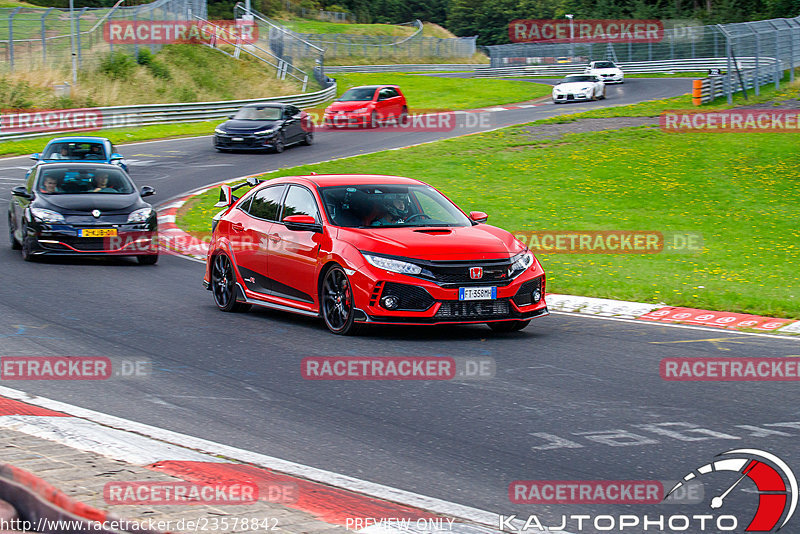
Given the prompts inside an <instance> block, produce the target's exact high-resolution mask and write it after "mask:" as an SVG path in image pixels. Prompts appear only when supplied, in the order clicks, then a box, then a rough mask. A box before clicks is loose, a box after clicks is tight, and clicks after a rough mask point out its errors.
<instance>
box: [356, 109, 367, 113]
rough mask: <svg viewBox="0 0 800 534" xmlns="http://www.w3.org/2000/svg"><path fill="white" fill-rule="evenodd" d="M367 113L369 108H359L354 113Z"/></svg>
mask: <svg viewBox="0 0 800 534" xmlns="http://www.w3.org/2000/svg"><path fill="white" fill-rule="evenodd" d="M367 111H369V108H358V109H354V110H353V113H366V112H367Z"/></svg>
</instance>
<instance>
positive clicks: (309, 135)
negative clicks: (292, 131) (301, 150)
mask: <svg viewBox="0 0 800 534" xmlns="http://www.w3.org/2000/svg"><path fill="white" fill-rule="evenodd" d="M303 144H304V145H306V146H311V145H313V144H314V132H306V134H305V135H304V136H303Z"/></svg>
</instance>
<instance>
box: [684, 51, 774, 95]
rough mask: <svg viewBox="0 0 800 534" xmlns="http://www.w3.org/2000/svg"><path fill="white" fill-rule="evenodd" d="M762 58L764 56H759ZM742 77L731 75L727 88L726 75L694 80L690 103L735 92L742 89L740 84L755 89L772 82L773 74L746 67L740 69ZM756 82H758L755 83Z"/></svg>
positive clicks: (747, 88)
mask: <svg viewBox="0 0 800 534" xmlns="http://www.w3.org/2000/svg"><path fill="white" fill-rule="evenodd" d="M761 59H762V60H763V59H764V58H761ZM741 75H742V79H741V81H740V80H739V76H738V75H736V76H733V78H732V79H733V82H732V83H733V87H731V88H729V87H728V84H729V83H731V82H730V81H729V78H728V76H723V75H715V76H708V77H707V78H703V79H700V80H694V84H693V87H692V103H693V104H694V105H695V106H699V105H701V104H706V103H708V102H711V101H713V100H715V99H717V98H719V97H722V96H726V95H728V94H729V93H737V92H741V91H742V85H744V88H745V89H746V90H750V89H752V90H755V89H756V88H757V87H759V86H762V85H766V84H768V83H770V82H772V80H773V78H774V76H773V74H772V73H770V72H764V71H761V72H760V73H759V72H758V71H757V70H756V69H748V70H743V71H741ZM756 82H758V83H756Z"/></svg>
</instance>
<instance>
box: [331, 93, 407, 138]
mask: <svg viewBox="0 0 800 534" xmlns="http://www.w3.org/2000/svg"><path fill="white" fill-rule="evenodd" d="M407 120H408V105H407V104H406V97H405V96H403V93H402V92H401V91H400V88H399V87H397V86H396V85H365V86H362V87H353V88H351V89H348V90H347V91H345V92H344V94H342V96H340V97H339V98H338V99H337V100H336V101H335V102H333V103H332V104H331V105H330V106H328V107H327V108H326V109H325V116H324V121H325V126H328V127H333V128H344V127H359V126H366V127H368V128H377V127H378V126H379V125H380V124H381V123H394V124H398V123H399V124H405V123H406V121H407Z"/></svg>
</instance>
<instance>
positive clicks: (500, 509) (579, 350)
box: [0, 78, 800, 532]
mask: <svg viewBox="0 0 800 534" xmlns="http://www.w3.org/2000/svg"><path fill="white" fill-rule="evenodd" d="M689 86H690V82H689V79H686V78H684V79H657V80H647V79H630V80H628V81H627V82H626V83H625V84H624V85H622V86H609V87H608V99H607V100H606V101H604V102H602V101H601V102H591V103H586V104H570V105H563V106H555V105H552V104H550V103H546V104H544V105H541V106H537V107H532V108H522V109H513V110H505V111H496V112H493V113H491V115H490V117H491V124H489V125H485V126H484V129H487V128H495V127H499V126H505V125H509V124H514V123H522V122H528V121H531V120H535V119H539V118H545V117H548V116H552V115H555V114H558V113H565V112H566V113H569V112H577V111H582V110H585V109H589V108H593V107H600V106H606V105H619V104H627V103H632V102H635V101H639V100H648V99H654V98H664V97H668V96H674V95H676V94H680V93H685V92H688V90H689ZM475 131H477V130H475ZM463 132H464V130H463V129H456V130H454V131H452V132H427V133H426V132H404V131H389V130H377V131H367V132H363V131H354V132H351V131H346V132H321V133H320V134H318V136H317V139H316V143H315V145H314V146H312V147H296V148H291V149H287V150H286V152H284V153H283V154H279V155H276V154H218V153H216V152H215V151H214V149H213V148H212V147H211V142H210V139H209V138H208V137H203V138H192V139H179V140H173V141H162V142H150V143H139V144H135V145H128V146H122V148H121V151H122V153H123V154H125V155H126V157H127V158H128V160H129V163H130V166H131V170H132V173H131V174H132V177H133V178H134V180H135V181H136V182H137V184H138V185H139V186H142V185H152V186H154V187H155V188H156V190H157V196H156V197H155V200H154V203H156V204H157V203H159V202H164V201H166V200H168V199H169V198H171V197H174V196H176V195H178V194H180V193H182V192H185V191H187V190H190V189H192V188H195V187H199V186H202V185H205V184H209V183H212V182H217V181H219V180H223V179H227V178H233V177H237V176H243V175H247V174H251V173H255V172H259V171H265V170H270V169H274V168H278V167H281V166H292V165H297V164H302V163H311V162H316V161H322V160H327V159H331V158H337V157H345V156H349V155H353V154H358V153H367V152H373V151H377V150H385V149H388V148H395V147H402V146H406V145H409V144H415V143H420V142H427V141H433V140H436V139H441V138H445V137H449V136H454V135H459V134H460V133H463ZM27 167H28V160H26V159H24V158H8V159H4V160H0V191H1V193H0V199H2V200H0V206H1V207H2V209H3V210H5V208H6V205H7V202H8V200H7V199H8V198H9V194H10V193H9V190H10V189H11V187H12V186H13V185H17V184H19V183H20V182H21V181H22V177H23V175H24V172H25V170H24V169H26V168H27ZM445 193H446V191H445ZM474 209H478V207H474ZM490 215H491V214H490ZM2 231H3V239H4V240H5V238H6V237H5V236H6V235H7V229H6V222H5V217H3V223H2ZM0 266H1V267H0V269H2V273H3V275H4V276H3V278H4V283H3V284H2V285H1V286H0V346H2V347H3V351H2V355H51V356H56V355H70V356H110V357H112V358H118V359H119V358H123V359H129V360H141V359H145V360H149V361H151V362H152V369H153V370H152V375H151V376H148V377H140V378H130V379H123V378H112V379H110V380H107V381H83V382H82V381H54V382H11V381H7V380H3V382H2V385H4V386H7V387H12V388H15V389H19V390H23V391H26V392H30V393H32V394H37V395H42V396H45V397H48V398H51V399H56V400H60V401H63V402H67V403H71V404H74V405H77V406H81V407H84V408H88V409H92V410H97V411H100V412H103V413H107V414H112V415H115V416H118V417H123V418H126V419H130V420H134V421H139V422H143V423H147V424H150V425H153V426H157V427H162V428H168V429H171V430H174V431H177V432H182V433H185V434H189V435H193V436H198V437H202V438H205V439H208V440H213V441H217V442H220V443H224V444H228V445H232V446H235V447H239V448H243V449H247V450H251V451H256V452H260V453H263V454H268V455H271V456H276V457H279V458H283V459H286V460H291V461H294V462H299V463H302V464H306V465H311V466H314V467H318V468H321V469H326V470H330V471H335V472H337V473H341V474H345V475H349V476H352V477H356V478H360V479H364V480H369V481H372V482H377V483H381V484H385V485H388V486H392V487H397V488H401V489H404V490H408V491H413V492H417V493H420V494H423V495H428V496H431V497H436V498H440V499H444V500H448V501H452V502H456V503H459V504H463V505H467V506H473V507H477V508H481V509H484V510H488V511H491V512H495V513H498V514H510V513H519V514H523V515H526V514H529V513H537V514H540V516H541V517H542V518H543V519H544V518H549V519H552V524H558V522H559V517H560V514H570V513H591V512H592V511H594V512H596V513H615V512H620V511H623V510H627V511H628V512H630V513H640V512H641V513H650V514H654V513H663V514H669V513H677V512H678V510H676V509H675V508H676V507H675V506H669V505H630V506H628V507H622V506H616V507H615V506H610V505H570V506H566V505H563V506H558V507H550V506H544V507H543V506H534V505H516V504H512V503H511V502H510V501H509V498H508V486H509V484H510V483H511V482H512V481H514V480H533V479H537V480H600V479H610V480H662V481H665V480H672V481H674V480H677V479H679V478H681V477H682V476H683V475H685V474H686V473H688V472H689V471H690V470H692V469H694V468H696V467H697V466H699V465H702V464H705V463H708V462H709V461H712V460H713V457H714V456H715V455H717V454H719V453H722V452H724V451H727V450H730V449H734V448H745V447H746V448H756V449H766V450H769V451H772V452H774V453H775V454H777V455H779V456H781V457H782V458H783V459H784V460H786V461H787V462H788V463H790V464H792V463H794V464H795V465H797V464H798V463H800V445H798V443H800V440H798V436H800V414H798V411H797V407H796V406H795V404H796V400H797V393H796V391H797V390H796V384H795V383H793V382H680V383H679V382H666V381H664V380H662V379H661V378H660V377H659V362H660V360H661V359H662V358H666V357H679V356H731V357H736V356H754V357H755V356H787V355H795V356H800V345H799V344H798V340H797V339H784V338H779V337H777V336H758V335H744V334H737V333H731V332H726V331H716V330H711V329H692V328H685V327H669V326H663V325H653V324H647V323H642V322H637V321H624V320H609V319H600V318H591V317H581V316H577V315H567V314H553V315H551V316H549V317H545V318H542V319H538V320H534V321H533V323H532V324H531V325H530V326H529V327H528V328H526V329H525V330H523V331H522V332H518V333H514V334H506V335H495V334H492V333H491V332H490V330H489V329H488V328H486V327H485V326H470V327H459V328H452V327H451V328H436V327H434V328H405V327H394V328H388V327H387V328H374V329H370V330H368V331H367V333H366V335H362V336H359V337H355V338H342V337H339V336H334V335H331V334H329V333H328V331H327V330H326V329H325V327H324V325H323V323H322V322H321V321H315V320H310V319H306V318H302V317H299V316H294V315H289V314H283V313H278V312H271V311H253V312H251V313H248V314H223V313H220V312H218V311H217V310H216V307H215V306H214V303H213V300H212V297H211V294H210V293H209V292H207V291H205V290H204V289H203V287H202V285H201V280H202V274H203V265H202V264H200V263H197V262H194V261H190V260H187V259H184V258H181V257H175V256H162V258H161V261H160V262H159V264H158V265H157V266H154V267H146V266H139V265H137V264H136V262H135V261H133V260H130V261H129V260H126V259H116V260H115V259H110V260H94V259H80V258H79V259H51V260H45V261H39V262H36V263H25V262H23V261H22V259H21V258H20V256H19V253H18V251H12V250H11V249H10V247H9V246H8V245H7V244H5V245H3V247H2V248H0ZM330 355H341V356H357V355H361V356H471V357H491V358H493V359H494V360H495V362H496V375H495V376H494V378H490V379H483V380H466V379H464V380H454V381H421V382H415V381H398V382H393V381H341V382H337V381H306V380H303V379H302V378H301V376H300V361H301V359H302V358H303V357H307V356H330ZM731 482H733V481H732V480H731V481H729V480H722V479H720V480H719V485H720V488H721V490H720V491H723V490H724V489H725V488H727V487H728V486H729V485H730V483H731ZM752 491H753V490H749V492H750V493H752ZM750 493H748V490H745V491H737V492H735V493H732V494H731V495H730V497H729V500H730V501H731V505H730V506H731V507H732V509H734V510H738V511H739V512H741V514H742V515H743V517H751V516H752V511H753V510H754V509H755V504H756V503H755V498H754V496H753V495H751V494H750ZM716 495H719V493H717V494H716ZM727 506H728V505H726V507H727ZM631 510H633V512H631ZM707 512H708V508H707V506H705V507H701V506H700V505H696V506H684V507H681V508H680V513H684V514H687V513H707ZM630 531H632V532H633V531H635V529H633V530H630Z"/></svg>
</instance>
